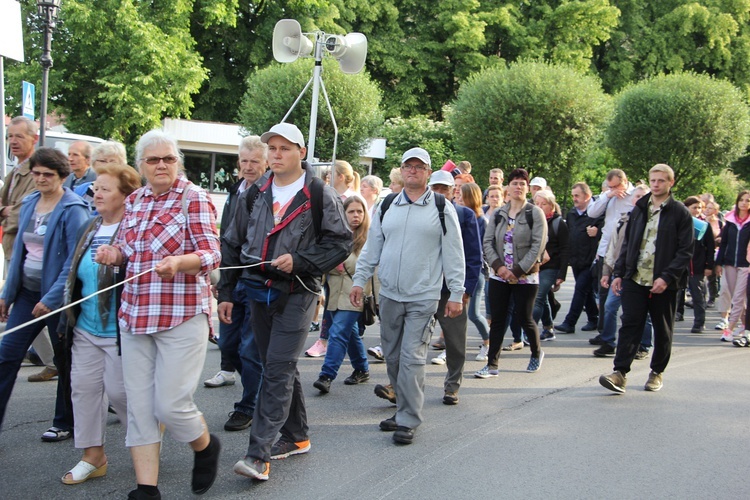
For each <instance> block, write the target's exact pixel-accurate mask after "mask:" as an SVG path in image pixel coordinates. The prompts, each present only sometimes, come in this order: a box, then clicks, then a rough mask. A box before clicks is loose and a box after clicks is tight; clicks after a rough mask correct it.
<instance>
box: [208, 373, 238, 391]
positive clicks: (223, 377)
mask: <svg viewBox="0 0 750 500" xmlns="http://www.w3.org/2000/svg"><path fill="white" fill-rule="evenodd" d="M235 380H236V379H235V376H234V372H225V371H224V370H220V371H219V373H217V374H216V375H214V376H213V377H211V378H210V379H208V380H205V381H204V382H203V385H205V386H206V387H222V386H225V385H234V382H235Z"/></svg>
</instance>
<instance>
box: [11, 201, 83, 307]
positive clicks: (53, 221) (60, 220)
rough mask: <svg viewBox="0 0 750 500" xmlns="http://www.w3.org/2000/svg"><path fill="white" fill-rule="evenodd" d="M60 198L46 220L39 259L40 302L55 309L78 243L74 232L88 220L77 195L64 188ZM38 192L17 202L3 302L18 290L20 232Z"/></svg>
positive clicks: (21, 252) (21, 255)
mask: <svg viewBox="0 0 750 500" xmlns="http://www.w3.org/2000/svg"><path fill="white" fill-rule="evenodd" d="M64 189H65V192H64V193H63V196H62V198H61V199H60V201H59V202H58V204H57V206H56V207H55V209H54V210H53V211H52V214H50V218H49V220H48V222H47V228H48V230H47V233H46V234H45V235H44V251H43V253H42V262H43V265H44V269H43V271H42V288H41V295H42V299H41V301H42V303H44V305H45V306H47V307H48V308H50V309H52V310H55V309H58V308H59V307H60V306H62V303H63V290H64V289H65V281H66V280H67V279H68V272H69V271H70V263H71V261H72V259H73V252H74V251H75V248H76V244H77V243H78V231H79V229H80V228H81V226H83V225H84V224H86V222H88V220H89V217H90V213H89V209H88V207H87V206H86V203H85V202H84V201H83V200H82V199H81V197H80V196H78V195H77V194H75V193H74V192H73V191H71V190H70V189H68V188H64ZM41 196H42V195H41V194H40V193H39V192H38V191H35V192H33V193H31V194H30V195H28V196H26V197H25V198H24V199H23V201H22V202H21V214H20V215H19V217H18V236H17V237H16V241H15V242H14V243H13V256H12V257H11V260H10V266H9V268H8V279H7V281H6V282H5V288H4V289H3V293H2V298H3V299H4V300H5V303H6V304H7V305H11V304H13V302H15V300H16V297H17V296H18V292H19V291H20V290H21V281H22V277H23V261H24V259H25V258H26V247H25V246H24V244H23V232H24V230H25V229H26V226H27V225H28V224H29V223H30V222H31V218H32V217H33V216H34V209H35V208H36V204H37V202H38V201H39V199H40V198H41Z"/></svg>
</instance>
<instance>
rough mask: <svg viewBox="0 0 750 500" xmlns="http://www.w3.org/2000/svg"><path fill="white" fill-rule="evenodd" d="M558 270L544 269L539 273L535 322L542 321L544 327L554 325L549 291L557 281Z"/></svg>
mask: <svg viewBox="0 0 750 500" xmlns="http://www.w3.org/2000/svg"><path fill="white" fill-rule="evenodd" d="M557 272H558V270H557V269H543V270H541V271H539V291H538V292H537V294H536V301H535V302H534V322H535V323H539V320H540V319H541V320H542V326H549V327H551V326H553V325H552V322H553V320H552V308H551V307H550V305H549V298H548V296H549V291H550V289H551V288H552V287H553V286H554V284H555V281H557Z"/></svg>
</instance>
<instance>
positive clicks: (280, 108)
mask: <svg viewBox="0 0 750 500" xmlns="http://www.w3.org/2000/svg"><path fill="white" fill-rule="evenodd" d="M313 63H314V61H312V60H311V59H299V60H297V61H295V62H294V63H290V64H278V63H273V64H271V65H270V66H268V67H267V68H264V69H262V70H259V71H257V72H255V73H254V74H253V75H251V76H250V77H249V78H248V82H247V92H246V93H245V96H244V98H243V100H242V103H241V105H240V112H239V117H240V123H241V124H242V125H243V126H244V127H245V128H246V129H247V130H248V131H249V132H251V133H254V134H261V133H263V132H264V131H266V130H268V129H269V128H270V127H271V126H272V125H273V124H275V123H278V122H280V121H281V119H282V118H283V117H284V115H285V114H286V112H287V111H288V110H289V108H290V107H291V105H292V103H294V100H295V99H296V98H297V96H298V95H299V93H300V92H301V91H302V89H303V88H304V86H305V84H306V83H307V82H308V80H309V79H310V77H311V76H312V69H313ZM322 78H323V82H324V84H325V88H326V90H327V91H328V97H329V99H330V101H331V107H332V108H333V113H334V117H335V118H336V123H337V125H338V129H339V136H338V146H337V152H336V157H337V158H340V159H344V160H348V161H350V162H352V161H354V162H356V160H357V159H358V158H359V153H360V151H361V150H362V148H363V146H364V145H365V144H366V142H367V140H368V139H370V138H371V137H373V136H374V135H375V132H376V131H377V130H378V128H379V127H380V126H381V125H382V123H383V114H382V111H381V110H380V99H381V96H380V91H379V90H378V87H377V85H375V83H373V82H372V81H371V80H370V77H369V75H367V73H359V74H356V75H347V74H344V73H342V72H341V70H340V69H339V67H338V63H337V62H336V61H334V60H333V59H329V58H326V59H324V60H323V77H322ZM311 94H312V91H311V90H308V91H307V92H306V93H305V95H304V97H303V98H302V100H301V101H300V102H299V103H298V104H297V107H296V108H295V109H294V111H293V112H292V114H291V115H290V116H289V118H288V119H287V121H288V122H291V123H294V124H296V125H297V126H298V127H299V128H300V130H302V131H303V133H304V135H305V137H306V138H307V135H308V134H307V131H308V129H309V127H310V107H311V103H312V95H311ZM333 135H334V134H333V124H332V123H331V120H330V117H329V113H328V109H327V107H326V103H325V99H324V98H323V95H322V91H321V96H320V99H319V101H318V126H317V129H316V141H315V142H316V146H315V156H316V157H319V158H321V159H330V157H331V154H332V152H333ZM308 139H309V138H308Z"/></svg>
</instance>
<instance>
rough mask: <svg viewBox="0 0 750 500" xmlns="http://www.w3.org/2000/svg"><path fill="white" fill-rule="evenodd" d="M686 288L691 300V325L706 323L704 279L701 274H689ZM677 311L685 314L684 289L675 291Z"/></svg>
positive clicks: (700, 325)
mask: <svg viewBox="0 0 750 500" xmlns="http://www.w3.org/2000/svg"><path fill="white" fill-rule="evenodd" d="M688 289H689V290H690V296H691V298H692V300H693V326H699V327H701V328H702V327H703V326H705V324H706V281H705V280H704V279H703V276H690V278H688ZM677 312H678V313H680V314H683V315H684V314H685V289H684V288H683V289H681V290H679V291H678V292H677Z"/></svg>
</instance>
